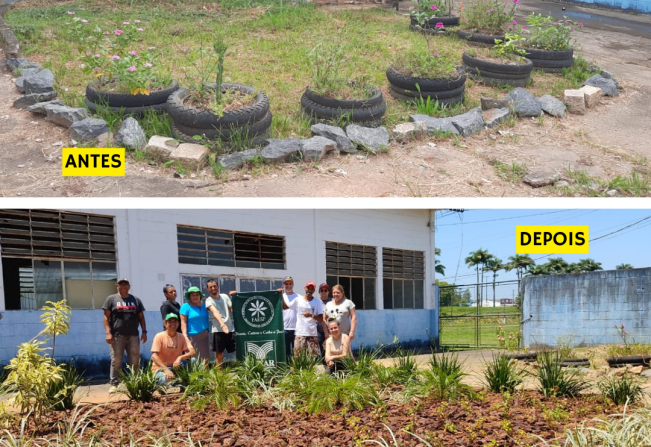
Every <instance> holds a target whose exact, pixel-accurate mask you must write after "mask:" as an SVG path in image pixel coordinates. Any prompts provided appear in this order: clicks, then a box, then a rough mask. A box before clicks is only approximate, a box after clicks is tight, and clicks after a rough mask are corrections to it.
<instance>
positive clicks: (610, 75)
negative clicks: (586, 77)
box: [600, 70, 615, 81]
mask: <svg viewBox="0 0 651 447" xmlns="http://www.w3.org/2000/svg"><path fill="white" fill-rule="evenodd" d="M600 74H601V77H603V78H606V79H612V80H613V81H614V80H615V74H614V73H612V72H610V71H606V70H601V73H600Z"/></svg>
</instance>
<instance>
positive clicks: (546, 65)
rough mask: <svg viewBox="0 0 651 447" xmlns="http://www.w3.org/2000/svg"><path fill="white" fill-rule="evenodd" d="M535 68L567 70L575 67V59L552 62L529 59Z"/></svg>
mask: <svg viewBox="0 0 651 447" xmlns="http://www.w3.org/2000/svg"><path fill="white" fill-rule="evenodd" d="M529 60H530V61H531V62H532V63H533V66H534V68H567V67H571V66H572V65H574V59H563V60H558V61H551V60H547V59H529Z"/></svg>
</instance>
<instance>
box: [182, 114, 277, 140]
mask: <svg viewBox="0 0 651 447" xmlns="http://www.w3.org/2000/svg"><path fill="white" fill-rule="evenodd" d="M272 120H273V115H272V114H271V111H269V112H267V114H266V115H265V116H264V118H262V119H261V120H260V121H258V122H256V123H252V124H245V125H244V126H242V127H229V128H227V129H226V128H221V129H219V128H218V129H200V128H196V127H189V126H186V125H184V124H181V123H174V126H175V127H176V128H177V129H178V130H179V131H180V132H181V133H184V134H186V135H190V136H194V135H205V136H206V138H209V139H211V140H215V139H217V140H222V141H228V140H229V139H230V137H231V135H233V134H235V133H237V132H244V131H246V132H248V136H249V138H255V137H257V136H258V135H262V134H263V133H265V132H266V131H267V130H268V129H269V127H271V121H272Z"/></svg>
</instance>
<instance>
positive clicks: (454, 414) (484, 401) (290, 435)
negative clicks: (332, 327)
mask: <svg viewBox="0 0 651 447" xmlns="http://www.w3.org/2000/svg"><path fill="white" fill-rule="evenodd" d="M87 408H89V409H90V408H92V407H87ZM616 411H617V407H615V406H613V405H605V404H604V403H603V401H602V400H601V399H598V398H596V397H580V398H544V397H542V396H541V395H540V394H538V393H536V392H521V393H515V394H514V395H513V396H511V397H505V396H503V395H501V394H493V393H488V394H485V395H484V396H483V397H482V398H481V400H474V401H473V400H462V401H460V402H454V403H453V402H449V401H436V400H431V399H427V400H422V401H419V402H416V403H409V404H400V403H394V402H388V403H387V404H386V406H382V407H376V408H367V409H365V410H361V411H334V412H332V413H329V414H321V415H309V414H307V413H303V412H297V411H282V412H281V411H278V410H276V409H273V408H238V409H234V410H230V411H218V410H216V409H215V408H214V407H212V406H208V407H206V408H205V410H203V411H199V410H195V409H192V408H190V406H189V405H188V404H187V403H186V402H179V401H178V397H177V396H163V397H162V398H160V399H159V400H158V401H155V402H151V403H135V402H117V403H110V404H107V405H102V406H99V407H96V408H95V409H94V410H93V411H92V413H91V414H90V415H89V416H88V421H90V425H89V427H88V428H87V429H86V431H85V432H84V434H83V436H84V439H89V438H90V437H91V436H95V435H99V436H100V437H101V438H102V439H103V440H104V441H107V442H108V443H110V444H111V445H118V444H119V441H120V440H122V441H123V442H126V443H128V442H129V439H130V438H131V439H138V438H141V439H142V438H148V441H147V443H148V444H149V445H154V439H160V438H165V437H168V438H169V439H170V440H173V442H172V443H171V444H172V445H188V446H189V445H191V444H190V442H189V440H190V439H191V440H192V441H194V442H195V444H196V443H197V442H198V441H201V442H202V444H205V445H214V446H222V445H223V446H244V445H260V446H286V445H292V446H314V447H316V446H333V445H339V446H348V445H354V443H355V442H356V441H361V440H366V439H379V438H380V437H383V438H384V439H388V440H390V439H391V434H390V433H389V432H388V430H387V428H386V427H385V424H386V426H388V427H389V428H390V429H391V430H392V431H393V433H394V434H395V436H396V438H397V439H398V441H399V445H404V446H417V445H423V444H422V443H421V442H420V441H418V439H416V438H414V437H413V436H411V435H409V434H408V433H405V432H404V431H403V430H407V431H409V432H411V433H415V434H416V435H418V436H420V437H421V438H423V439H424V440H426V441H427V442H429V443H430V444H431V445H432V446H441V447H443V446H446V447H448V446H449V447H452V446H468V447H469V446H482V445H496V446H497V445H499V446H516V445H533V444H536V443H538V442H539V441H540V439H544V440H547V441H551V440H553V439H557V438H559V437H560V438H562V437H563V434H564V430H565V428H573V427H576V426H577V425H579V424H580V423H582V422H583V421H585V420H589V419H591V418H593V417H604V416H605V415H606V414H609V413H613V412H616ZM83 413H85V409H84V411H83V412H82V414H83ZM69 418H70V414H69V413H68V414H66V413H58V414H52V415H51V416H49V419H48V422H47V423H43V424H39V426H38V427H33V426H30V427H27V429H26V432H29V433H33V436H34V437H35V438H38V437H45V438H51V437H53V436H56V434H57V433H58V429H59V428H58V427H59V425H58V424H59V423H60V422H64V421H68V420H69ZM16 430H17V427H14V428H13V429H12V431H13V432H14V433H16ZM152 437H153V438H152ZM211 442H212V443H211ZM491 442H492V443H493V444H491ZM210 443H211V444H210ZM195 444H192V445H195ZM157 445H162V444H157ZM166 445H167V444H166ZM390 445H393V444H390Z"/></svg>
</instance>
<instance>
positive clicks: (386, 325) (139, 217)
mask: <svg viewBox="0 0 651 447" xmlns="http://www.w3.org/2000/svg"><path fill="white" fill-rule="evenodd" d="M74 211H79V212H84V213H92V214H100V215H110V216H115V226H116V238H117V253H118V255H117V256H118V265H117V268H118V276H119V277H127V278H129V280H130V282H131V293H132V294H134V295H135V296H138V297H139V298H140V299H141V300H142V301H143V304H144V306H145V308H146V309H147V310H148V311H150V312H151V313H150V312H147V314H146V315H147V319H148V326H149V328H151V329H150V339H151V338H153V334H154V333H155V332H156V331H158V330H159V328H160V325H159V321H157V320H158V318H159V316H158V315H157V312H158V308H159V306H160V304H161V302H162V300H163V294H162V289H163V287H164V285H165V284H167V283H172V284H175V285H177V287H179V286H180V279H181V275H182V274H194V275H210V276H220V275H230V276H233V275H235V276H238V277H259V278H282V277H284V276H288V275H289V276H292V277H293V278H294V280H295V283H296V289H297V291H299V292H300V291H302V288H303V284H305V282H306V281H308V280H313V281H315V282H316V283H317V284H319V283H321V282H325V279H326V272H325V257H326V256H325V242H326V241H332V242H341V243H350V244H358V245H371V246H375V247H377V255H378V259H377V262H378V277H377V281H376V284H377V287H376V300H377V308H378V309H379V310H381V309H382V305H383V298H382V297H383V289H382V247H388V248H396V249H404V250H419V251H424V252H425V254H426V255H425V271H426V274H425V281H424V284H425V290H424V294H425V307H426V308H427V309H434V307H435V297H434V296H433V292H434V289H433V287H432V286H431V284H433V283H434V277H433V266H434V258H433V254H434V252H433V250H434V244H433V237H434V235H433V231H432V229H433V225H432V226H429V227H428V222H429V219H430V217H431V214H430V211H428V210H102V209H91V210H88V209H86V210H74ZM177 225H190V226H197V227H206V228H214V229H223V230H235V231H244V232H252V233H264V234H270V235H278V236H284V237H285V243H286V265H287V269H286V270H276V269H257V268H240V267H221V266H201V265H187V264H181V265H180V264H179V263H178V250H177V239H176V227H177ZM0 302H2V303H3V304H2V305H4V294H3V287H2V276H1V275H0ZM96 307H98V306H97V304H96ZM432 312H434V311H429V310H391V311H381V312H379V311H360V312H359V320H360V329H364V332H366V334H363V333H360V331H359V330H358V333H357V339H356V340H355V345H356V346H359V345H372V344H375V342H376V341H378V338H381V339H382V341H383V342H386V341H390V340H391V339H393V336H394V335H398V337H399V338H400V340H401V341H410V340H414V341H421V342H424V341H426V340H427V335H426V333H425V329H429V331H430V334H432V335H434V334H433V332H432V324H433V322H434V321H435V320H436V318H433V317H432ZM5 314H6V315H5V317H7V318H5V319H3V320H1V321H0V362H5V363H6V362H7V361H8V360H9V359H10V358H12V357H13V356H14V355H15V352H16V348H17V346H18V344H19V343H21V342H23V341H27V340H29V338H31V337H30V334H31V336H33V335H34V334H36V333H38V331H39V330H40V329H39V328H38V325H39V323H38V316H39V315H40V312H38V311H31V312H30V311H10V312H5ZM10 314H11V315H10ZM74 314H75V316H74V318H73V321H72V329H71V334H70V335H69V336H68V337H60V338H61V340H59V339H57V350H58V349H59V346H61V351H59V352H57V353H56V354H57V357H58V356H59V354H60V355H62V356H65V357H69V356H73V355H74V356H77V357H80V356H81V357H87V358H89V359H90V358H91V357H96V356H99V357H101V358H103V357H104V356H107V355H108V348H107V347H106V346H105V343H104V341H103V329H102V327H101V310H95V311H81V310H77V311H75V312H74ZM367 314H368V315H367ZM15 325H20V326H22V327H20V328H17V327H15ZM78 325H83V326H84V327H83V328H82V327H78ZM97 334H99V335H97ZM380 334H382V336H381V337H380ZM7 337H8V338H7ZM79 337H82V338H79ZM80 340H84V343H82V344H79V341H80ZM148 349H149V345H147V346H145V347H144V348H143V354H146V356H147V357H148Z"/></svg>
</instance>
